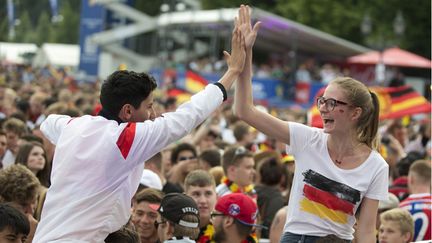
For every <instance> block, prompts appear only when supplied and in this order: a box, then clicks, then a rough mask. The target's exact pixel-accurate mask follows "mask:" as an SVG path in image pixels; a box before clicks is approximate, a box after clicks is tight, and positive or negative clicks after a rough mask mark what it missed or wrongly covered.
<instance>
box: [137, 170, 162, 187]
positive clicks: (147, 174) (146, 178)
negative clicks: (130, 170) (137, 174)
mask: <svg viewBox="0 0 432 243" xmlns="http://www.w3.org/2000/svg"><path fill="white" fill-rule="evenodd" d="M140 184H141V185H143V186H146V187H149V188H153V189H157V190H159V191H161V190H162V181H161V179H160V177H159V176H158V175H157V174H156V173H154V172H153V171H151V170H149V169H144V170H143V174H142V176H141V180H140Z"/></svg>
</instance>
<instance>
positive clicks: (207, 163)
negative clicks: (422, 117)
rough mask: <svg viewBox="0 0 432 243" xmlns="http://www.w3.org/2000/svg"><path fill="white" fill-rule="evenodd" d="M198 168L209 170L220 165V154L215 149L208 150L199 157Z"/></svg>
mask: <svg viewBox="0 0 432 243" xmlns="http://www.w3.org/2000/svg"><path fill="white" fill-rule="evenodd" d="M198 163H199V167H200V168H201V169H203V170H206V171H208V170H210V169H211V168H213V167H216V166H220V165H221V153H220V152H219V150H217V149H208V150H204V151H202V152H201V154H200V155H199V161H198Z"/></svg>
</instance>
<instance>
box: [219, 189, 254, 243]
mask: <svg viewBox="0 0 432 243" xmlns="http://www.w3.org/2000/svg"><path fill="white" fill-rule="evenodd" d="M257 215H258V208H257V205H256V203H255V202H254V201H253V200H252V199H251V198H250V197H249V196H247V195H245V194H242V193H231V194H227V195H225V196H222V197H220V198H219V199H218V200H217V203H216V206H215V210H214V212H213V213H212V214H211V218H212V223H213V226H214V229H215V233H214V237H213V240H214V241H215V242H219V243H229V242H247V243H253V242H257V240H256V239H255V238H254V237H252V235H253V229H254V227H261V225H257V224H255V221H256V218H257Z"/></svg>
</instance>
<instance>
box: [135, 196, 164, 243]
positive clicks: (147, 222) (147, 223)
mask: <svg viewBox="0 0 432 243" xmlns="http://www.w3.org/2000/svg"><path fill="white" fill-rule="evenodd" d="M162 197H163V194H162V192H161V191H159V190H156V189H152V188H146V189H144V190H142V191H140V192H139V193H137V194H136V195H135V200H134V201H133V203H132V219H131V221H132V223H133V224H134V225H135V228H136V230H137V232H138V234H139V237H140V239H141V243H155V242H157V241H158V235H157V229H156V227H155V225H154V222H155V221H156V219H157V217H158V213H157V211H155V210H154V209H152V208H151V207H150V205H151V204H160V203H161V201H162Z"/></svg>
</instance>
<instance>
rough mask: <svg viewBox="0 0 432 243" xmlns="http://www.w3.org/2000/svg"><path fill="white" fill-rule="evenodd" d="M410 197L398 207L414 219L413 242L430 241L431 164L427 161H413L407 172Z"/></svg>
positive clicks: (431, 211) (431, 206)
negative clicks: (406, 211)
mask: <svg viewBox="0 0 432 243" xmlns="http://www.w3.org/2000/svg"><path fill="white" fill-rule="evenodd" d="M408 190H409V192H410V195H409V196H408V198H406V199H405V200H403V201H402V202H401V203H400V204H399V207H400V208H403V209H406V210H408V211H409V212H410V213H411V215H412V216H413V218H414V225H415V228H414V241H422V240H431V239H432V237H431V223H432V216H431V214H432V195H431V164H430V161H427V160H417V161H415V162H414V163H413V164H412V165H411V167H410V168H409V172H408Z"/></svg>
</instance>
